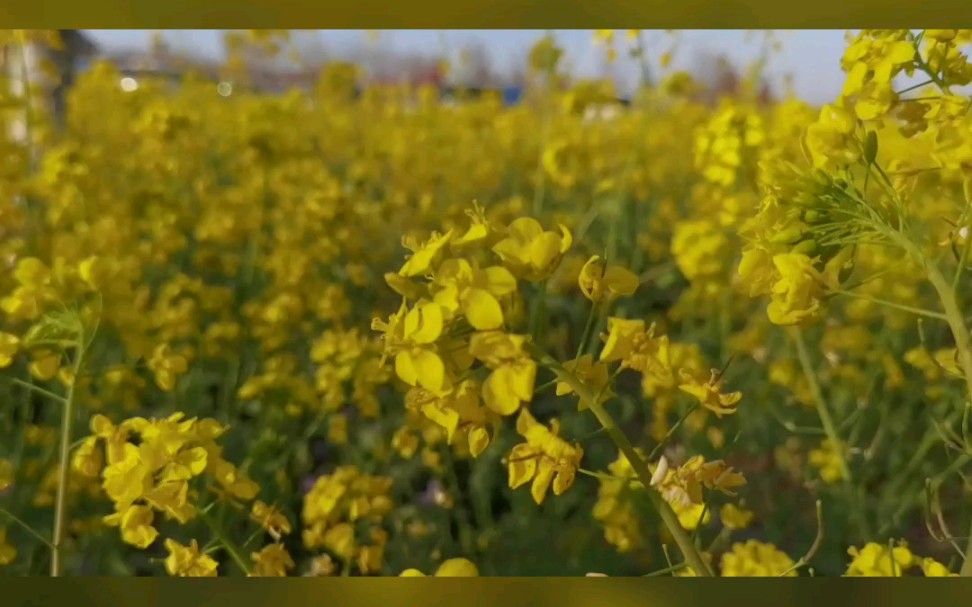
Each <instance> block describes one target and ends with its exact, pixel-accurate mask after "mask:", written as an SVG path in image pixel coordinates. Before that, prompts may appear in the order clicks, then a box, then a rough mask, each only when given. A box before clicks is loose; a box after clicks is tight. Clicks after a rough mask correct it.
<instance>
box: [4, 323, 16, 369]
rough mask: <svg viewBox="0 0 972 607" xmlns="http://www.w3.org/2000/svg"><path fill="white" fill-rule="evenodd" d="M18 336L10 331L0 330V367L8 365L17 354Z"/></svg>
mask: <svg viewBox="0 0 972 607" xmlns="http://www.w3.org/2000/svg"><path fill="white" fill-rule="evenodd" d="M19 345H20V338H18V337H17V336H16V335H11V334H10V333H4V332H2V331H0V369H3V368H4V367H9V366H10V363H12V362H13V359H14V356H15V355H16V354H17V349H18V346H19Z"/></svg>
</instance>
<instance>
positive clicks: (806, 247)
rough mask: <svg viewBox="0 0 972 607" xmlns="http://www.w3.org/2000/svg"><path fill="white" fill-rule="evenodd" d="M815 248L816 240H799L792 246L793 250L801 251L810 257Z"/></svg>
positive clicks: (816, 246) (795, 251) (815, 250)
mask: <svg viewBox="0 0 972 607" xmlns="http://www.w3.org/2000/svg"><path fill="white" fill-rule="evenodd" d="M817 248H818V245H817V241H816V240H813V239H809V240H801V241H800V242H798V243H797V244H796V246H795V247H793V252H794V253H802V254H803V255H806V256H808V257H810V256H812V255H813V254H814V253H816V252H817Z"/></svg>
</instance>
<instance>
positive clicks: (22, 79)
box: [0, 30, 98, 140]
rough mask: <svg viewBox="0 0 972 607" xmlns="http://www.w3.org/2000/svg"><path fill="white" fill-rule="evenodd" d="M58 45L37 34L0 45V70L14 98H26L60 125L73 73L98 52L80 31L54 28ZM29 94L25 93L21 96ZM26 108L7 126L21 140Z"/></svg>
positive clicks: (35, 107)
mask: <svg viewBox="0 0 972 607" xmlns="http://www.w3.org/2000/svg"><path fill="white" fill-rule="evenodd" d="M56 33H57V37H58V39H59V43H58V44H51V42H50V41H49V40H47V39H44V38H42V37H40V36H38V37H33V38H31V39H29V40H28V41H27V43H26V44H23V45H19V44H11V45H7V46H4V47H0V69H2V72H3V74H4V76H5V80H6V82H7V83H8V86H9V87H10V93H11V94H12V95H13V96H14V97H17V98H28V99H29V100H30V102H31V104H32V106H33V107H31V108H29V110H30V111H35V110H40V111H43V112H45V113H49V114H50V116H51V117H52V119H53V120H54V123H55V124H56V125H61V124H63V121H64V115H65V109H66V108H65V103H66V97H67V91H68V90H69V89H70V88H71V86H72V85H73V84H74V81H75V78H76V77H77V75H78V74H79V73H81V72H83V71H84V70H86V69H87V68H88V66H89V65H90V64H91V61H92V60H93V58H94V57H96V56H97V55H98V47H97V45H96V44H95V43H94V41H92V40H91V39H90V38H89V37H88V36H87V35H85V34H84V33H82V32H81V30H56ZM26 93H29V95H25V94H26ZM28 117H29V116H28V108H24V110H23V111H22V112H21V115H20V116H17V117H16V118H15V119H14V120H13V121H12V122H11V125H10V129H11V135H12V136H13V137H14V138H16V139H18V140H22V139H23V138H24V137H26V134H27V128H28Z"/></svg>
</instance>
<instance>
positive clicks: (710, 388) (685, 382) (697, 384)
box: [678, 369, 742, 417]
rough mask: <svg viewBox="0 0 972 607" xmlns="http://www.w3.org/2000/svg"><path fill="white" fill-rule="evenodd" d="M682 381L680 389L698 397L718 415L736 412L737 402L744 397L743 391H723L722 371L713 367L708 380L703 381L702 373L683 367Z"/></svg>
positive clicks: (707, 407)
mask: <svg viewBox="0 0 972 607" xmlns="http://www.w3.org/2000/svg"><path fill="white" fill-rule="evenodd" d="M679 376H680V378H681V380H682V383H681V384H679V386H678V387H679V389H680V390H681V391H683V392H687V393H688V394H691V395H692V396H694V397H695V398H697V399H698V401H699V403H701V404H702V406H703V407H705V408H706V409H708V410H710V411H712V412H713V413H715V414H716V415H717V416H719V417H722V416H723V415H726V414H732V413H735V412H736V404H737V403H738V402H739V400H740V399H742V392H728V393H723V392H722V383H723V378H722V375H721V373H720V372H719V371H718V370H716V369H713V370H712V371H711V373H710V375H709V379H708V381H703V380H702V378H701V376H700V374H697V373H692V372H690V371H686V370H685V369H682V370H681V372H680V373H679Z"/></svg>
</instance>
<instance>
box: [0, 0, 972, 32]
mask: <svg viewBox="0 0 972 607" xmlns="http://www.w3.org/2000/svg"><path fill="white" fill-rule="evenodd" d="M970 25H972V9H970V2H969V0H817V1H815V2H808V3H789V2H780V1H779V0H674V1H673V0H461V1H458V2H457V1H455V0H409V1H408V2H396V1H393V0H356V1H355V2H344V1H330V2H313V0H311V1H308V0H205V1H202V2H189V1H187V0H168V1H166V2H159V1H157V0H86V1H84V2H78V1H77V0H41V1H37V0H4V2H2V3H0V27H17V28H25V29H26V28H51V27H57V28H67V27H73V28H138V29H166V28H220V29H222V28H290V29H294V28H307V27H315V28H329V29H337V28H371V29H394V28H457V29H463V28H543V29H546V28H566V29H569V28H643V29H653V28H702V29H709V28H712V29H721V28H742V29H762V28H771V29H781V28H784V29H787V28H788V29H814V28H838V29H856V28H860V27H869V28H918V27H921V28H924V27H939V28H955V27H968V26H970Z"/></svg>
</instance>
